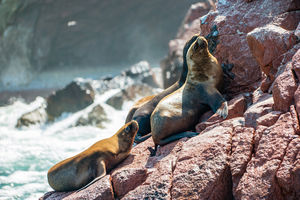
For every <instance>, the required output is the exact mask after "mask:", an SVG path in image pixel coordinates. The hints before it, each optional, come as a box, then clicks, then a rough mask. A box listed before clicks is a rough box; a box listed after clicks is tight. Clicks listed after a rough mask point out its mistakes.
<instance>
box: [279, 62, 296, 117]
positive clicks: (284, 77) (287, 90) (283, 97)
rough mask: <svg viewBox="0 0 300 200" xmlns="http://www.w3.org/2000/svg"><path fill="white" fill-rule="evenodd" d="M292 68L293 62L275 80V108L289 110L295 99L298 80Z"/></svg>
mask: <svg viewBox="0 0 300 200" xmlns="http://www.w3.org/2000/svg"><path fill="white" fill-rule="evenodd" d="M291 69H292V64H291V63H289V64H288V65H287V68H286V70H285V71H284V72H283V73H282V74H280V75H279V76H278V77H277V78H276V80H275V83H274V87H273V98H274V110H278V111H284V112H287V111H289V109H290V106H291V104H292V103H293V101H294V93H295V91H296V89H297V82H296V80H295V77H294V75H293V72H292V70H291Z"/></svg>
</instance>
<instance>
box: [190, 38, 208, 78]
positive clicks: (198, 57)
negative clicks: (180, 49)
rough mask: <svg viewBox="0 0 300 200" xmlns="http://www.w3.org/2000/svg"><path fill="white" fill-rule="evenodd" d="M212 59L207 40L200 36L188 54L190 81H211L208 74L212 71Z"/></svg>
mask: <svg viewBox="0 0 300 200" xmlns="http://www.w3.org/2000/svg"><path fill="white" fill-rule="evenodd" d="M211 57H212V55H211V54H210V53H209V51H208V42H207V40H206V39H205V38H204V37H202V36H198V37H197V39H196V40H195V41H194V42H193V44H192V45H191V46H190V48H189V50H188V52H187V54H186V60H187V64H188V69H189V72H188V73H189V76H188V79H189V80H191V81H193V82H194V81H197V82H205V81H207V80H209V76H208V74H209V72H210V71H211V70H212V69H211Z"/></svg>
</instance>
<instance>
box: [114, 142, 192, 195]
mask: <svg viewBox="0 0 300 200" xmlns="http://www.w3.org/2000/svg"><path fill="white" fill-rule="evenodd" d="M186 140H188V139H187V138H183V139H181V140H178V141H175V142H173V143H170V144H168V145H165V146H161V147H159V148H158V150H157V153H156V155H155V156H153V157H150V154H149V151H148V149H147V147H148V146H150V147H154V143H153V141H152V138H149V139H148V140H146V141H145V142H143V143H141V144H138V145H137V146H136V147H134V148H133V149H132V151H131V155H129V156H128V158H127V159H125V160H124V161H123V162H122V163H121V164H120V165H119V166H118V167H117V168H116V169H115V170H113V171H112V172H111V176H112V180H113V185H114V191H116V193H115V194H116V195H117V197H118V198H122V199H140V198H150V199H154V198H158V199H159V198H161V199H169V198H170V197H171V196H170V188H171V185H172V182H171V180H172V172H173V171H172V170H173V169H174V167H175V165H176V160H177V152H178V151H180V149H181V146H182V144H183V142H184V141H186ZM124 185H125V186H124ZM118 195H120V196H118ZM123 195H124V196H123Z"/></svg>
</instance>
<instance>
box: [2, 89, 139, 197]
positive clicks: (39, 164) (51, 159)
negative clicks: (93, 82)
mask: <svg viewBox="0 0 300 200" xmlns="http://www.w3.org/2000/svg"><path fill="white" fill-rule="evenodd" d="M119 91H120V90H119V89H115V90H110V91H107V92H106V93H104V94H102V95H101V96H100V95H96V97H95V102H94V104H98V103H99V104H100V105H101V106H102V107H103V108H104V110H105V112H106V113H107V114H108V118H109V119H110V120H111V121H110V122H106V123H103V125H104V126H105V128H104V129H100V128H97V127H93V126H81V127H74V126H73V125H74V124H75V123H76V120H77V119H78V118H79V117H80V116H81V115H83V114H85V113H88V112H89V111H90V110H92V108H93V105H94V104H93V105H91V106H89V107H87V108H86V109H84V110H81V111H79V112H77V113H63V114H62V116H61V117H60V118H59V119H56V121H55V122H53V123H51V124H47V125H40V124H39V125H33V126H30V127H24V128H15V126H16V124H17V120H18V118H20V117H21V116H22V114H24V113H27V112H29V111H32V110H34V109H35V108H38V107H39V106H42V105H43V104H44V102H45V99H44V98H42V97H37V98H36V100H35V101H33V102H32V103H30V104H25V103H22V102H21V101H16V102H15V103H14V104H12V105H10V106H6V107H0V200H4V199H38V198H39V197H41V196H42V195H43V194H44V193H45V192H48V191H52V189H51V188H50V186H49V185H48V182H47V171H48V170H49V169H50V168H51V167H52V166H53V165H54V164H56V163H58V162H60V161H61V160H63V159H66V158H68V157H71V156H74V155H76V154H78V153H80V152H81V151H83V150H85V149H87V148H88V147H90V146H91V145H92V144H94V143H95V142H97V141H98V140H101V139H104V138H108V137H110V136H111V135H113V134H114V133H115V132H116V131H117V130H118V129H119V128H120V127H122V126H123V124H124V122H125V118H126V115H127V113H128V110H129V109H130V107H131V106H132V104H133V103H134V102H133V101H128V102H125V104H124V105H123V109H122V110H121V111H118V110H115V109H114V108H112V107H111V106H109V105H107V104H105V101H106V100H107V99H108V98H109V97H111V96H113V95H114V94H116V93H118V92H119Z"/></svg>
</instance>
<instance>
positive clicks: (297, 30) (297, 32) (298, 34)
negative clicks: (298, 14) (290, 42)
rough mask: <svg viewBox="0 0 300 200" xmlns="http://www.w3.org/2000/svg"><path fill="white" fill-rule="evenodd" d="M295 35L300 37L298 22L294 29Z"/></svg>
mask: <svg viewBox="0 0 300 200" xmlns="http://www.w3.org/2000/svg"><path fill="white" fill-rule="evenodd" d="M295 35H296V36H297V37H298V39H300V23H299V24H298V26H297V28H296V30H295Z"/></svg>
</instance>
